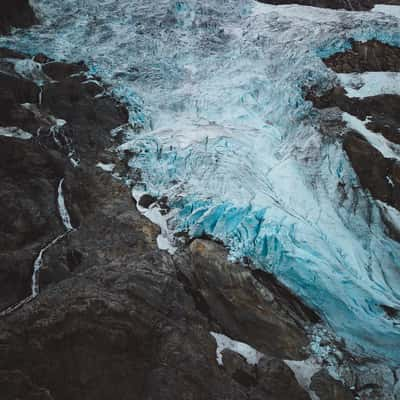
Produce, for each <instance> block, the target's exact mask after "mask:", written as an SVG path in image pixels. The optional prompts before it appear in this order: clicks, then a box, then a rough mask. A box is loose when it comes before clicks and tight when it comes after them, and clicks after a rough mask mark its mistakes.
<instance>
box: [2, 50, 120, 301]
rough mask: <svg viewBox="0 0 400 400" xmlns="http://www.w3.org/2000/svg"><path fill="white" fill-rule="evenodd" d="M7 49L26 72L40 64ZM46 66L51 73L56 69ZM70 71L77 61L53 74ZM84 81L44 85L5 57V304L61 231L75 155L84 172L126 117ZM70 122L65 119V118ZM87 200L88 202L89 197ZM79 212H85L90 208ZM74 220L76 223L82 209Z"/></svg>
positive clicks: (24, 289) (24, 288)
mask: <svg viewBox="0 0 400 400" xmlns="http://www.w3.org/2000/svg"><path fill="white" fill-rule="evenodd" d="M2 54H4V55H5V57H7V59H9V57H10V56H14V62H15V63H17V64H18V60H20V61H21V62H27V68H26V69H25V74H26V75H29V73H30V72H29V71H30V70H29V68H33V69H37V68H40V65H39V64H33V63H31V61H30V60H28V59H26V60H24V59H23V55H21V54H19V55H18V57H17V58H15V56H16V54H12V52H6V51H2ZM19 65H21V64H19ZM28 67H29V68H28ZM44 67H45V68H44V70H47V69H48V70H49V71H50V72H49V75H52V73H51V71H52V70H54V66H53V65H51V68H47V66H44ZM67 68H69V70H70V71H73V72H74V73H76V72H77V71H78V66H77V65H67V66H65V65H64V66H62V67H61V68H60V70H59V71H58V73H57V74H55V75H57V77H58V78H60V77H61V75H62V74H61V71H63V70H66V69H67ZM79 68H80V69H81V70H83V67H82V66H80V67H79ZM52 79H54V78H53V77H52ZM82 80H84V77H83V76H75V77H73V78H70V77H69V76H67V77H65V79H62V80H59V81H51V80H50V78H49V79H48V81H47V83H45V84H44V85H43V86H42V87H40V88H39V86H38V85H37V84H36V83H34V82H32V81H31V80H29V79H25V78H23V77H22V76H20V75H18V74H17V73H16V72H15V70H14V64H13V62H11V61H8V62H1V61H0V105H1V107H0V109H1V111H0V154H1V157H0V177H1V188H0V199H1V200H0V201H1V205H2V206H1V211H0V213H1V221H2V229H1V232H0V242H1V246H0V252H1V257H2V265H1V270H0V282H1V284H2V290H1V294H0V308H5V307H6V306H9V305H11V304H13V303H15V302H16V301H17V300H21V299H22V298H24V297H25V296H27V295H28V294H29V291H30V285H31V275H32V266H33V263H34V260H35V258H36V256H37V255H38V253H39V251H40V249H41V248H43V247H44V246H45V245H46V244H47V243H49V242H50V241H51V240H52V239H54V237H55V236H56V235H58V234H60V233H62V232H63V226H62V223H61V220H60V216H59V212H58V209H57V187H58V184H59V181H60V179H61V178H62V177H64V176H68V177H70V178H69V179H70V180H71V181H75V179H74V177H75V176H76V175H77V173H78V172H77V171H76V169H75V168H74V167H73V165H72V164H71V159H72V157H75V158H76V159H79V158H81V159H82V162H81V168H80V170H83V171H85V168H86V165H87V164H89V163H90V164H93V163H94V161H95V159H96V157H97V153H98V152H99V151H100V149H104V148H105V147H106V146H107V145H109V144H110V141H109V131H110V129H112V128H113V127H116V126H118V125H121V124H123V123H125V122H126V121H127V113H126V110H123V109H122V108H121V107H120V106H119V105H117V104H116V103H115V102H114V101H113V100H112V99H110V98H108V97H101V98H94V92H93V89H94V88H93V87H92V86H91V84H90V83H88V84H81V81H82ZM99 90H102V89H98V87H97V92H95V93H98V92H99ZM39 103H41V104H39ZM78 110H79V112H78ZM65 120H68V123H65V124H64V122H60V121H65ZM57 124H58V125H60V126H58V125H57ZM61 125H62V126H61ZM11 128H12V129H13V131H11ZM18 130H19V131H18ZM10 135H11V136H14V137H10ZM29 136H31V138H30V139H29ZM26 138H28V140H27V139H26ZM77 184H78V183H77ZM85 198H86V199H87V200H86V201H88V202H89V201H90V197H89V196H85ZM79 212H81V213H84V212H85V207H81V208H80V210H79ZM72 217H73V220H74V223H75V224H76V225H79V218H80V215H79V213H78V212H77V213H73V215H72Z"/></svg>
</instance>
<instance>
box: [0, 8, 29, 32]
mask: <svg viewBox="0 0 400 400" xmlns="http://www.w3.org/2000/svg"><path fill="white" fill-rule="evenodd" d="M34 23H36V17H35V14H34V12H33V10H32V7H31V6H30V4H29V0H2V1H1V3H0V34H7V33H9V32H10V29H11V28H12V27H17V28H26V27H28V26H31V25H33V24H34Z"/></svg>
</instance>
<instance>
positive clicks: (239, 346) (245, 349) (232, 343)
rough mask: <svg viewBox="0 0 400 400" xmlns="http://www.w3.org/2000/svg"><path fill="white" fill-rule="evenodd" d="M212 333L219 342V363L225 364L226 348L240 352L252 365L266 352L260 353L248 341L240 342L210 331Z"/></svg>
mask: <svg viewBox="0 0 400 400" xmlns="http://www.w3.org/2000/svg"><path fill="white" fill-rule="evenodd" d="M210 335H211V336H213V337H214V339H215V341H216V342H217V363H218V364H219V365H223V361H222V352H223V351H224V350H225V349H229V350H232V351H234V352H235V353H238V354H240V355H241V356H243V357H244V358H245V359H246V361H247V363H248V364H250V365H256V364H258V362H259V361H260V360H261V358H262V357H264V354H262V353H260V352H259V351H257V350H256V349H254V348H253V347H251V346H249V345H248V344H246V343H243V342H238V341H237V340H233V339H231V338H229V337H228V336H225V335H223V334H221V333H215V332H210Z"/></svg>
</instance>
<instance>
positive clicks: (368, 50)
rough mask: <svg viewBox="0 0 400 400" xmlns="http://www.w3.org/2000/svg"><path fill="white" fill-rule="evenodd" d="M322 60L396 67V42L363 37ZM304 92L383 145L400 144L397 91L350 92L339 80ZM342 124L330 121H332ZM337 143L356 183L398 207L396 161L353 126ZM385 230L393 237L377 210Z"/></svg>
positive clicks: (338, 67) (364, 67) (335, 65)
mask: <svg viewBox="0 0 400 400" xmlns="http://www.w3.org/2000/svg"><path fill="white" fill-rule="evenodd" d="M324 62H325V63H326V65H327V66H328V67H329V68H331V69H332V70H334V71H335V72H337V73H354V72H357V73H363V72H379V71H381V72H388V71H390V72H399V71H400V48H396V47H393V46H389V45H386V44H384V43H380V42H378V41H376V40H372V41H368V42H365V43H360V42H353V43H352V49H351V50H348V51H346V52H343V53H337V54H335V55H333V56H331V57H329V58H328V59H326V60H324ZM307 98H308V99H309V100H311V101H312V102H313V103H314V105H315V106H316V107H317V108H319V109H323V110H327V109H329V108H332V107H337V108H339V109H340V110H341V111H342V112H345V113H347V114H348V115H351V116H354V117H355V118H356V120H355V121H359V122H360V126H365V128H366V129H367V130H368V131H369V132H371V133H370V135H372V136H373V135H376V137H377V140H381V141H384V143H386V144H385V146H388V148H393V149H394V150H393V153H395V152H396V148H397V146H398V145H399V144H400V136H399V134H398V129H399V127H400V95H398V94H379V95H371V96H367V97H350V96H349V95H348V93H347V92H346V90H345V88H343V87H341V86H340V85H338V86H336V87H334V88H332V89H330V90H329V91H328V92H326V93H324V94H323V95H319V96H316V95H315V94H313V93H312V91H311V92H310V93H308V95H307ZM338 125H343V122H342V121H336V126H338ZM381 137H382V139H379V138H381ZM343 148H344V150H345V152H346V153H347V156H348V158H349V160H350V162H351V164H352V166H353V168H354V170H355V172H356V173H357V175H358V177H359V181H360V184H361V186H362V188H363V189H364V190H366V191H368V192H369V193H370V194H371V195H372V196H373V197H374V198H375V199H377V200H380V201H382V202H383V203H385V204H387V205H388V206H390V207H393V208H395V209H397V210H400V164H399V161H398V159H397V158H395V157H388V156H387V154H382V152H381V151H380V150H379V149H377V148H376V147H374V146H373V145H372V144H371V142H370V141H368V140H367V139H366V137H365V135H362V134H361V133H360V131H357V130H356V129H354V128H352V129H348V132H347V134H346V135H345V136H344V139H343ZM382 218H383V221H384V222H385V223H386V225H387V228H388V233H389V235H391V236H392V237H393V238H395V239H396V240H399V239H400V235H399V232H398V230H397V228H396V227H395V226H394V225H393V223H392V222H391V221H390V220H389V219H388V218H387V217H386V215H385V213H382Z"/></svg>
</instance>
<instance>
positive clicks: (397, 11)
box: [372, 4, 400, 18]
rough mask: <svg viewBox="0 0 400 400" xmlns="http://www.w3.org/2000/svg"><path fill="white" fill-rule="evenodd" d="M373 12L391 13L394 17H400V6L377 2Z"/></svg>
mask: <svg viewBox="0 0 400 400" xmlns="http://www.w3.org/2000/svg"><path fill="white" fill-rule="evenodd" d="M372 11H373V12H380V13H383V14H387V15H390V16H392V17H396V18H400V6H393V5H387V4H377V5H376V6H375V7H374V8H373V9H372Z"/></svg>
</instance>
